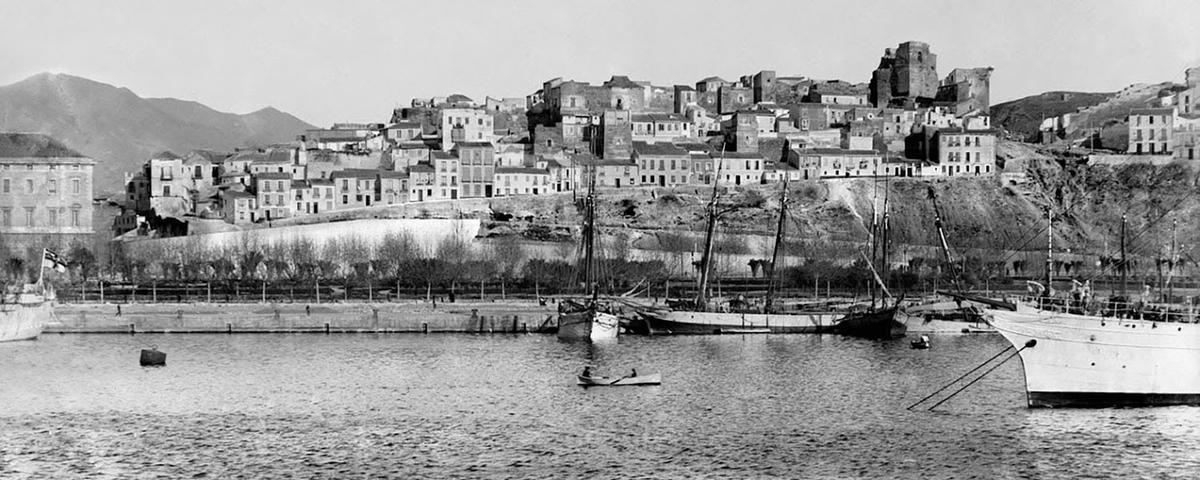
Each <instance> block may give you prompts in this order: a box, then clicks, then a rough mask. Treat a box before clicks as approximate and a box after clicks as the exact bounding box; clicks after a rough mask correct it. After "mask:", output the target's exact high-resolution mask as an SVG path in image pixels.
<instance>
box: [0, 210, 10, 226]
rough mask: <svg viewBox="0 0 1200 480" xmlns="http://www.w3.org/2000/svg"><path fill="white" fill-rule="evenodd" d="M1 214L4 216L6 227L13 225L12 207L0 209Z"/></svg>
mask: <svg viewBox="0 0 1200 480" xmlns="http://www.w3.org/2000/svg"><path fill="white" fill-rule="evenodd" d="M0 216H2V217H3V218H2V220H3V222H4V226H6V227H11V226H12V209H11V208H5V209H3V210H0Z"/></svg>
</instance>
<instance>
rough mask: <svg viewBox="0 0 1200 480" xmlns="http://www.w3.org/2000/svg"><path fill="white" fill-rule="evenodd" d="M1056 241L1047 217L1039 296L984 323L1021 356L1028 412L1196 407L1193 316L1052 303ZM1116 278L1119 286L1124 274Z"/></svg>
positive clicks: (995, 312)
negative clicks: (1043, 275)
mask: <svg viewBox="0 0 1200 480" xmlns="http://www.w3.org/2000/svg"><path fill="white" fill-rule="evenodd" d="M1122 224H1124V222H1122ZM1122 227H1124V225H1122ZM1053 235H1054V234H1053V216H1052V215H1051V220H1050V227H1049V235H1048V239H1049V248H1048V250H1047V255H1046V258H1047V261H1046V263H1047V265H1046V266H1047V268H1046V282H1047V283H1046V290H1045V291H1044V292H1043V295H1040V296H1037V297H1026V298H1023V299H1019V300H1018V301H1016V302H995V301H993V302H990V305H991V306H992V308H991V309H989V310H988V311H987V313H989V315H988V321H989V323H990V324H991V325H992V326H994V327H995V328H996V330H997V331H999V332H1000V334H1001V335H1003V336H1004V338H1005V339H1007V340H1008V341H1009V342H1010V343H1012V345H1013V347H1014V348H1017V349H1018V350H1017V352H1018V354H1019V355H1020V357H1021V363H1022V368H1023V369H1024V373H1025V391H1026V394H1027V395H1026V397H1027V403H1028V405H1029V406H1030V407H1139V406H1158V405H1200V369H1198V368H1196V366H1197V365H1200V325H1198V324H1196V323H1195V322H1196V315H1195V312H1194V311H1192V309H1191V308H1188V307H1184V308H1172V307H1171V306H1168V305H1166V304H1158V305H1155V304H1153V303H1150V302H1148V301H1141V302H1137V303H1135V304H1131V303H1129V302H1128V301H1117V299H1110V300H1109V301H1108V302H1100V303H1098V304H1096V303H1093V302H1088V301H1087V299H1086V297H1087V296H1086V295H1081V296H1080V298H1077V299H1071V300H1069V299H1062V298H1055V297H1053V296H1051V295H1049V293H1050V292H1049V289H1050V286H1051V285H1053V283H1052V282H1053V280H1054V278H1053V268H1052V267H1053V251H1054V249H1053V238H1054V236H1053ZM1123 244H1124V228H1122V245H1123ZM1121 257H1122V258H1121V265H1122V266H1124V265H1128V263H1127V262H1126V259H1125V258H1124V257H1125V254H1124V248H1122V255H1121ZM1121 270H1122V284H1124V275H1125V269H1124V268H1122V269H1121ZM1120 300H1125V299H1124V298H1122V299H1120ZM1147 300H1148V299H1147Z"/></svg>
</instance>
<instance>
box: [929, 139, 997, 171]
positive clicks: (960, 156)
mask: <svg viewBox="0 0 1200 480" xmlns="http://www.w3.org/2000/svg"><path fill="white" fill-rule="evenodd" d="M934 137H935V138H934V142H935V143H934V144H935V145H936V150H935V151H934V152H933V153H934V158H936V161H937V164H938V165H939V166H940V167H941V172H940V173H941V174H942V175H943V176H947V177H953V176H961V175H973V176H980V175H994V174H995V173H996V132H994V131H970V130H965V129H942V130H938V131H937V134H936V135H935V136H934Z"/></svg>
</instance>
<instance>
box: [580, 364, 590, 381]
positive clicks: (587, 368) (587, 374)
mask: <svg viewBox="0 0 1200 480" xmlns="http://www.w3.org/2000/svg"><path fill="white" fill-rule="evenodd" d="M579 376H581V377H589V378H590V377H591V376H592V367H591V366H590V365H589V366H585V367H583V373H581V374H579Z"/></svg>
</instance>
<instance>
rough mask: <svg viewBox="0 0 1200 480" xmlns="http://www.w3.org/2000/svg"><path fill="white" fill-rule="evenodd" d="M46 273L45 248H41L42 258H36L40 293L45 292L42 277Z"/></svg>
mask: <svg viewBox="0 0 1200 480" xmlns="http://www.w3.org/2000/svg"><path fill="white" fill-rule="evenodd" d="M45 273H46V249H45V248H42V258H39V259H38V285H41V286H42V293H43V294H45V293H46V285H45V284H43V283H42V277H43V276H44V275H45Z"/></svg>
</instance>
